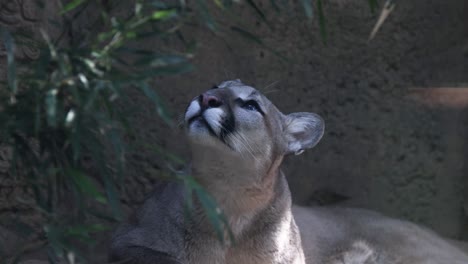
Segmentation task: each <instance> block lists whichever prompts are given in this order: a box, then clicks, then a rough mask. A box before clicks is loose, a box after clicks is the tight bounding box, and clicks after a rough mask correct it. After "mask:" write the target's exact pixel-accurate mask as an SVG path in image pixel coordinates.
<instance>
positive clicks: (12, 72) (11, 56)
mask: <svg viewBox="0 0 468 264" xmlns="http://www.w3.org/2000/svg"><path fill="white" fill-rule="evenodd" d="M1 33H2V39H3V44H4V45H5V49H6V52H7V79H8V86H9V88H10V92H11V93H12V94H13V95H15V94H16V92H17V91H18V83H17V79H16V64H15V44H14V41H13V37H12V36H11V34H10V32H8V31H7V30H6V29H4V28H1Z"/></svg>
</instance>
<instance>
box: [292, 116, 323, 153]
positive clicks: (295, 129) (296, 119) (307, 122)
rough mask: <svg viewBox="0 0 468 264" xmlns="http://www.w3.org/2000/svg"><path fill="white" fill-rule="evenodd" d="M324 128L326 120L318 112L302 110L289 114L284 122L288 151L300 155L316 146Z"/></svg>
mask: <svg viewBox="0 0 468 264" xmlns="http://www.w3.org/2000/svg"><path fill="white" fill-rule="evenodd" d="M324 130H325V122H324V121H323V119H322V118H321V117H320V116H319V115H317V114H314V113H305V112H300V113H292V114H289V115H287V116H286V119H285V123H284V133H285V137H286V142H287V150H286V153H287V154H295V155H299V154H301V153H302V152H304V150H306V149H308V148H312V147H314V146H315V145H316V144H317V143H318V142H319V141H320V139H321V138H322V136H323V132H324Z"/></svg>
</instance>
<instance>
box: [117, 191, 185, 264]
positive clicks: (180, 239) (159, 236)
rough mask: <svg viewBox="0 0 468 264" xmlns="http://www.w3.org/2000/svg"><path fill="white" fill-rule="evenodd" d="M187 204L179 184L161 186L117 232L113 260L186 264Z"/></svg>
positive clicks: (141, 263)
mask: <svg viewBox="0 0 468 264" xmlns="http://www.w3.org/2000/svg"><path fill="white" fill-rule="evenodd" d="M184 200H185V192H184V188H183V186H181V185H180V184H179V183H176V182H169V183H160V184H157V185H156V186H155V188H154V190H153V192H152V193H150V195H148V196H147V198H146V199H145V201H144V203H143V205H142V207H141V208H140V209H139V210H137V211H136V212H135V213H134V214H132V215H131V216H130V217H129V219H128V220H127V221H126V222H124V223H123V224H121V225H120V226H119V227H118V228H117V230H116V231H115V232H114V235H113V237H112V243H111V255H110V260H113V261H117V260H118V261H122V260H127V261H128V262H124V263H132V264H133V263H134V264H145V263H148V264H149V263H164V264H178V263H184V262H183V260H184V257H185V256H184V219H183V217H184V216H183V210H184V209H183V206H184V205H183V203H184Z"/></svg>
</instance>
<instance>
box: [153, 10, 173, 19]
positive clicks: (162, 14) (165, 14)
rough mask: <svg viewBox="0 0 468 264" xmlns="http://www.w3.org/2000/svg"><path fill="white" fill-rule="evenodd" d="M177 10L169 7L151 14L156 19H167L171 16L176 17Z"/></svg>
mask: <svg viewBox="0 0 468 264" xmlns="http://www.w3.org/2000/svg"><path fill="white" fill-rule="evenodd" d="M176 14H177V11H176V10H175V9H168V10H159V11H154V12H153V14H152V15H151V18H152V19H154V20H167V19H169V18H173V17H175V16H176Z"/></svg>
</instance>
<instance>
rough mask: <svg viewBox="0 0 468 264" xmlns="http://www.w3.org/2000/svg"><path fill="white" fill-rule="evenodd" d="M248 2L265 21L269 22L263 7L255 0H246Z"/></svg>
mask: <svg viewBox="0 0 468 264" xmlns="http://www.w3.org/2000/svg"><path fill="white" fill-rule="evenodd" d="M246 2H247V4H248V5H249V6H250V7H252V9H253V10H254V11H255V12H256V13H257V15H258V16H259V17H260V18H261V19H262V20H263V22H265V23H266V24H268V21H267V19H266V16H265V14H264V13H263V11H262V9H260V7H258V5H257V4H256V3H255V2H254V1H253V0H246Z"/></svg>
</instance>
